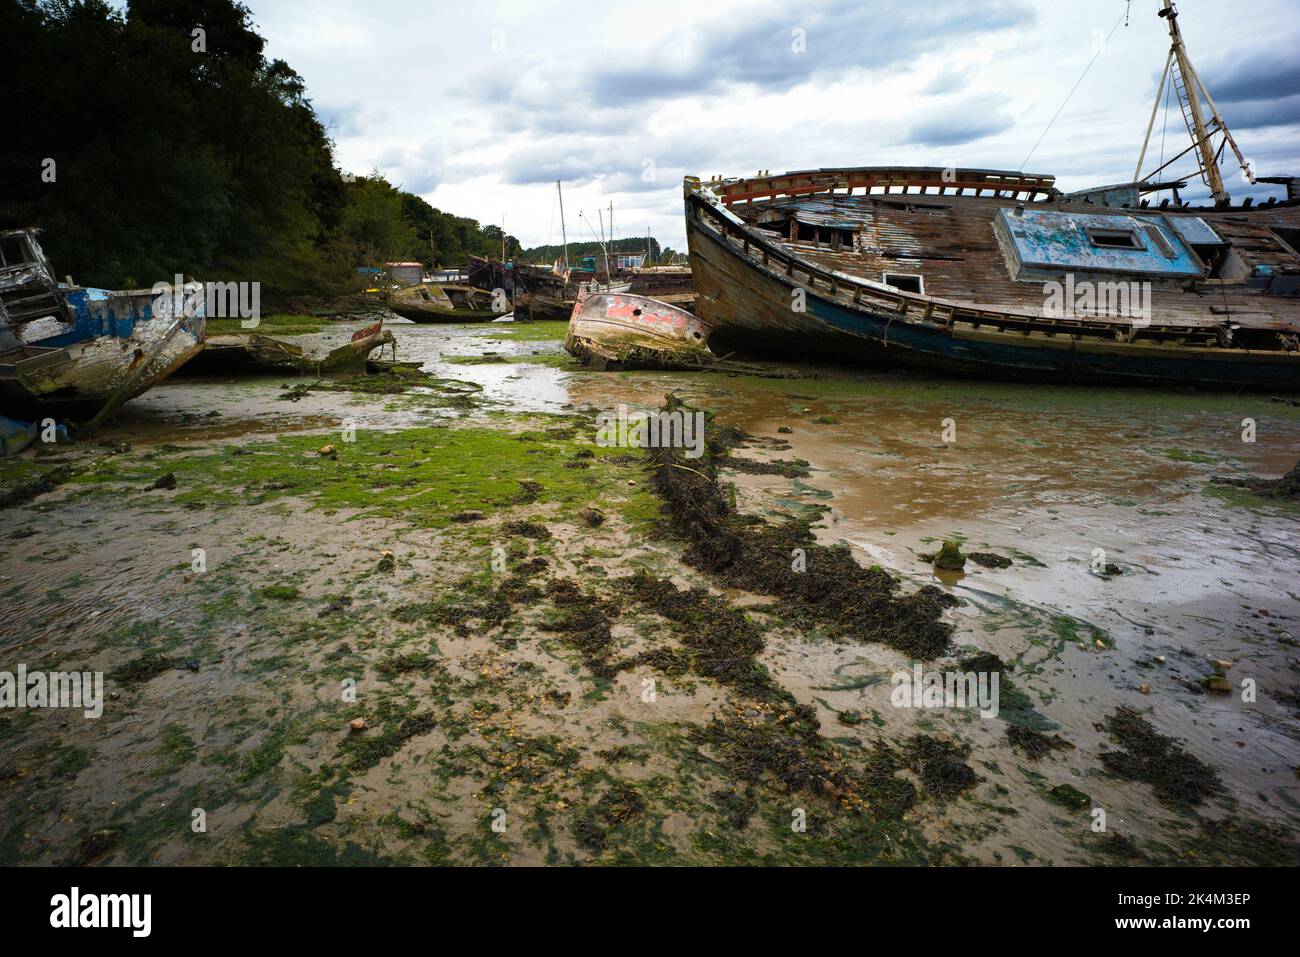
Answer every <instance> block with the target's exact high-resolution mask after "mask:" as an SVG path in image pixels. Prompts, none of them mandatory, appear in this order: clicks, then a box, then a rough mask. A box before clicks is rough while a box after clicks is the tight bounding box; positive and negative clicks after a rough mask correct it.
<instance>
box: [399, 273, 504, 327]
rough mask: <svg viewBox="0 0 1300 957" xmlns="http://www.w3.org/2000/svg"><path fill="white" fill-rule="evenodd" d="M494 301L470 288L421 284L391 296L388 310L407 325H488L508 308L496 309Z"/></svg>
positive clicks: (483, 293) (490, 296) (484, 292)
mask: <svg viewBox="0 0 1300 957" xmlns="http://www.w3.org/2000/svg"><path fill="white" fill-rule="evenodd" d="M494 298H495V295H494V294H493V293H489V292H486V291H484V290H481V289H475V288H474V287H472V286H464V285H441V286H440V285H437V284H434V283H423V284H421V285H418V286H408V287H406V288H405V289H399V290H398V291H397V292H395V293H393V295H392V296H391V297H390V298H389V301H388V308H389V309H391V310H392V311H393V312H395V313H397V315H399V316H401V317H402V318H403V319H409V320H410V321H411V322H421V323H444V322H491V321H492V320H493V319H495V318H496V317H497V316H504V315H506V314H507V313H509V312H510V311H511V308H512V307H511V305H510V303H509V302H506V303H504V304H503V306H504V308H500V309H498V308H496V307H495V306H494V304H493V300H494Z"/></svg>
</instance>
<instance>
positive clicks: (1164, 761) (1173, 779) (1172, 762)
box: [1100, 707, 1223, 807]
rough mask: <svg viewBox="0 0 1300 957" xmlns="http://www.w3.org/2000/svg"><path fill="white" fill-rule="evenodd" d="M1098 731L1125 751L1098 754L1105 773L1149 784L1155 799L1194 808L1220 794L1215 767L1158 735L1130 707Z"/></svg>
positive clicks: (1118, 710) (1101, 726) (1220, 788)
mask: <svg viewBox="0 0 1300 957" xmlns="http://www.w3.org/2000/svg"><path fill="white" fill-rule="evenodd" d="M1100 730H1103V731H1106V732H1107V733H1108V734H1110V736H1111V738H1113V739H1114V740H1115V741H1116V742H1117V743H1118V744H1119V745H1120V746H1121V747H1122V748H1123V749H1124V750H1121V751H1110V750H1106V751H1102V752H1101V763H1102V765H1103V766H1104V767H1105V768H1106V770H1107V771H1109V772H1110V773H1111V774H1113V775H1115V776H1116V777H1120V778H1123V779H1125V780H1127V781H1142V782H1145V783H1147V784H1150V785H1151V787H1152V789H1153V790H1154V791H1155V795H1156V798H1157V799H1158V800H1160V801H1161V802H1163V803H1165V804H1169V805H1173V806H1175V807H1186V806H1189V805H1196V804H1200V803H1202V802H1203V801H1204V800H1205V799H1206V798H1208V797H1213V796H1214V795H1216V794H1218V793H1220V792H1221V791H1223V782H1222V781H1221V780H1220V779H1219V775H1218V773H1217V772H1216V771H1215V770H1214V768H1212V767H1210V765H1208V764H1206V763H1205V762H1204V761H1202V760H1200V759H1199V758H1197V757H1195V756H1194V755H1192V754H1190V753H1189V752H1188V751H1187V750H1186V749H1185V748H1183V747H1182V745H1180V744H1179V743H1178V742H1177V741H1175V740H1174V739H1173V738H1167V737H1165V736H1164V735H1162V734H1160V733H1159V732H1158V731H1156V729H1155V728H1153V727H1152V726H1151V723H1150V722H1149V721H1147V720H1146V719H1145V718H1143V717H1142V716H1141V715H1140V714H1138V713H1137V712H1136V711H1134V710H1133V709H1132V708H1124V707H1121V708H1117V709H1116V710H1115V713H1114V714H1113V715H1111V716H1110V717H1108V718H1107V719H1106V720H1105V721H1104V722H1103V723H1102V724H1101V725H1100Z"/></svg>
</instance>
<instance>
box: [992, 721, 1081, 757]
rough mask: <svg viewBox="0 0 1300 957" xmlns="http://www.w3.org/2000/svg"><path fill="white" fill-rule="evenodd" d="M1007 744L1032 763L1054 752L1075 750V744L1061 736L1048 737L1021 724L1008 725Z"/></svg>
mask: <svg viewBox="0 0 1300 957" xmlns="http://www.w3.org/2000/svg"><path fill="white" fill-rule="evenodd" d="M1007 743H1008V744H1010V745H1011V746H1012V747H1013V748H1015V749H1017V750H1018V751H1022V752H1024V755H1025V757H1027V758H1028V759H1029V760H1030V761H1037V760H1039V759H1040V758H1043V757H1046V756H1047V755H1049V754H1051V753H1052V752H1053V751H1069V750H1072V749H1073V748H1074V745H1073V744H1071V743H1070V742H1069V741H1067V740H1065V738H1063V737H1061V736H1060V735H1059V734H1054V735H1052V736H1051V737H1048V736H1047V735H1045V734H1043V732H1041V731H1038V730H1036V729H1034V728H1029V727H1025V726H1024V725H1019V724H1009V725H1007Z"/></svg>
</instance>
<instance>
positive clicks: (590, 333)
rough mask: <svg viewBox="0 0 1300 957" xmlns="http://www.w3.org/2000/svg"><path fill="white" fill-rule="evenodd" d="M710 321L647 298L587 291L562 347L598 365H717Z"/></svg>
mask: <svg viewBox="0 0 1300 957" xmlns="http://www.w3.org/2000/svg"><path fill="white" fill-rule="evenodd" d="M712 331H713V327H712V325H711V324H710V323H707V322H704V321H702V320H701V319H699V318H698V317H696V316H694V315H692V314H691V313H689V312H687V311H686V310H685V309H678V308H677V307H676V306H670V305H669V304H668V303H666V302H659V301H658V300H657V299H651V298H649V297H648V296H636V295H632V294H631V293H625V292H583V293H581V294H580V295H579V296H578V301H577V303H576V304H575V305H574V307H573V314H572V315H571V316H570V317H569V330H568V333H567V334H566V335H565V337H564V348H565V349H566V350H568V352H569V353H570V354H572V355H574V356H576V357H577V358H578V359H581V360H582V361H583V362H584V363H586V364H587V365H589V366H591V367H592V368H594V369H699V368H703V367H709V366H713V365H715V364H716V363H717V357H716V356H714V354H713V353H712V352H711V351H709V334H710V333H711V332H712Z"/></svg>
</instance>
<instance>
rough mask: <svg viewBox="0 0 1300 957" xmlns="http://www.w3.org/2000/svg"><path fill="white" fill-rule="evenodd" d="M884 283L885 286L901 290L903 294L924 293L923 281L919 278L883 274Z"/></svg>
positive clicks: (901, 274) (892, 273) (900, 274)
mask: <svg viewBox="0 0 1300 957" xmlns="http://www.w3.org/2000/svg"><path fill="white" fill-rule="evenodd" d="M884 283H885V285H886V286H893V287H894V288H895V289H901V290H902V291H903V292H915V293H923V292H925V280H924V279H922V278H921V277H920V276H910V275H907V274H905V273H897V272H887V273H885V274H884Z"/></svg>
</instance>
